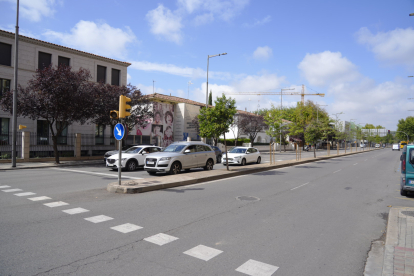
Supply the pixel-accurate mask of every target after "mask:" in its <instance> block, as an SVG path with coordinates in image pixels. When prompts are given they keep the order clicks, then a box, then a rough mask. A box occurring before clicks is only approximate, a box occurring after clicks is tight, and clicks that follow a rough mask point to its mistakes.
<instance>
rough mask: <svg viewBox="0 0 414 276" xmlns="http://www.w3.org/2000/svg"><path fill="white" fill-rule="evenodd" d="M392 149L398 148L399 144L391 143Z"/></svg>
mask: <svg viewBox="0 0 414 276" xmlns="http://www.w3.org/2000/svg"><path fill="white" fill-rule="evenodd" d="M392 150H400V145H399V144H392Z"/></svg>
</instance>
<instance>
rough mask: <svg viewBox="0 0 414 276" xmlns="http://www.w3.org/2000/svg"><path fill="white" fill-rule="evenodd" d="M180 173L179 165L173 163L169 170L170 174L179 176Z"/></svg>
mask: <svg viewBox="0 0 414 276" xmlns="http://www.w3.org/2000/svg"><path fill="white" fill-rule="evenodd" d="M180 171H181V165H180V163H179V162H174V163H173V164H172V165H171V168H170V174H179V173H180Z"/></svg>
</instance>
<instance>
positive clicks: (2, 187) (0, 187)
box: [0, 185, 10, 189]
mask: <svg viewBox="0 0 414 276" xmlns="http://www.w3.org/2000/svg"><path fill="white" fill-rule="evenodd" d="M4 188H10V186H7V185H4V186H0V189H4Z"/></svg>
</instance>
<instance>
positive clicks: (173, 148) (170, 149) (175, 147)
mask: <svg viewBox="0 0 414 276" xmlns="http://www.w3.org/2000/svg"><path fill="white" fill-rule="evenodd" d="M185 147H186V145H169V146H168V147H166V148H165V149H164V150H163V151H164V152H180V151H182V150H183V148H185Z"/></svg>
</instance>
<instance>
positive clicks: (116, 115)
mask: <svg viewBox="0 0 414 276" xmlns="http://www.w3.org/2000/svg"><path fill="white" fill-rule="evenodd" d="M109 116H110V117H111V119H112V120H117V119H119V113H118V111H116V110H111V112H109Z"/></svg>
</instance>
